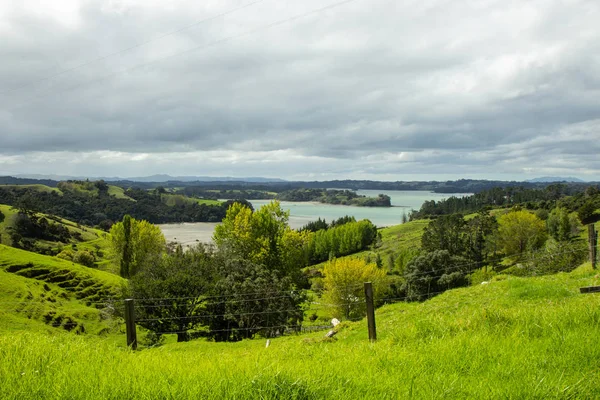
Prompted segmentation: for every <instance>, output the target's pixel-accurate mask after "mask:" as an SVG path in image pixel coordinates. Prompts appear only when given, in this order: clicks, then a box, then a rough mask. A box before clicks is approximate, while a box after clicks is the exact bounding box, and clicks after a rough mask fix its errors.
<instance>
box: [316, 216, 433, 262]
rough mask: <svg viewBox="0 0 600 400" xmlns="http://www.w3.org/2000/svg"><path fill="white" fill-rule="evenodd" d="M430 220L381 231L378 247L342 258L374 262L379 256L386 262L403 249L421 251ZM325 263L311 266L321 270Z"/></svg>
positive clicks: (411, 222)
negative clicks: (422, 240)
mask: <svg viewBox="0 0 600 400" xmlns="http://www.w3.org/2000/svg"><path fill="white" fill-rule="evenodd" d="M429 222H430V221H429V220H415V221H410V222H407V223H405V224H401V225H394V226H389V227H387V228H382V229H380V230H379V232H380V233H381V243H380V245H379V246H378V247H376V248H373V249H370V250H364V251H361V252H358V253H354V254H350V255H348V256H344V257H340V258H346V257H350V258H363V259H369V260H371V261H373V260H374V259H375V257H376V255H377V254H379V256H380V257H381V258H382V259H383V260H386V259H387V258H388V257H389V256H390V255H392V254H397V253H398V252H399V251H401V250H403V249H420V248H421V236H422V235H423V230H424V229H425V227H426V226H427V225H429ZM323 265H324V263H321V264H317V265H316V266H311V267H310V268H317V269H320V268H321V267H322V266H323Z"/></svg>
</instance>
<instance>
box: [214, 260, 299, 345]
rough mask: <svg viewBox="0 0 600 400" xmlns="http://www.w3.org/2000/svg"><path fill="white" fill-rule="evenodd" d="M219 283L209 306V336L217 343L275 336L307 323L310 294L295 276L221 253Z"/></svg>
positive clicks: (218, 266)
mask: <svg viewBox="0 0 600 400" xmlns="http://www.w3.org/2000/svg"><path fill="white" fill-rule="evenodd" d="M215 262H216V265H217V268H218V272H219V280H218V282H217V283H216V284H215V287H214V289H213V291H212V293H211V296H214V297H212V300H210V301H209V302H208V303H207V314H208V315H211V317H210V318H209V319H208V321H207V322H206V324H207V328H208V335H209V336H210V337H212V338H213V339H214V340H216V341H237V340H241V339H246V338H252V337H254V336H255V335H257V334H259V335H261V336H263V337H273V336H276V335H278V334H281V333H283V332H284V331H286V330H289V329H292V330H293V329H297V328H298V327H299V326H300V324H301V323H302V321H303V315H304V312H303V308H302V306H303V304H304V303H305V301H306V294H305V292H304V291H303V290H298V289H296V286H295V284H294V279H293V277H291V276H282V275H281V274H279V273H278V272H277V271H275V270H269V269H267V268H265V267H264V266H262V265H258V264H255V263H253V262H251V261H249V260H247V259H242V258H240V257H239V256H238V255H236V254H231V253H229V252H228V251H223V250H219V252H218V254H217V256H216V258H215Z"/></svg>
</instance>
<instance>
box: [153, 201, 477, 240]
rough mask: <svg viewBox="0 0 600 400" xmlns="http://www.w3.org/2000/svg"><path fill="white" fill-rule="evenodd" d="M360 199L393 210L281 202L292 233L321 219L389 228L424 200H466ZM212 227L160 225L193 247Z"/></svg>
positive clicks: (206, 224) (170, 235) (169, 237)
mask: <svg viewBox="0 0 600 400" xmlns="http://www.w3.org/2000/svg"><path fill="white" fill-rule="evenodd" d="M357 193H358V194H360V195H365V196H370V197H374V196H377V195H378V194H380V193H383V194H386V195H388V196H390V198H391V201H392V206H393V207H389V208H385V207H354V206H340V205H333V204H320V203H312V202H311V203H298V202H290V201H282V202H281V206H282V208H284V209H286V210H289V211H290V226H291V227H292V228H294V229H296V228H300V227H302V226H304V225H305V224H306V223H307V222H309V221H314V220H316V219H318V218H322V219H323V218H324V219H325V220H326V221H327V222H330V221H332V220H334V219H337V218H340V217H343V216H345V215H352V216H354V217H355V218H356V219H357V220H360V219H365V218H366V219H369V220H370V221H371V222H373V223H374V224H375V225H377V226H390V225H398V224H401V223H402V214H404V213H406V214H408V213H409V212H410V211H411V210H412V209H415V210H418V209H419V208H421V204H423V202H425V201H426V200H441V199H445V198H448V197H451V196H465V194H464V193H460V194H452V193H450V194H448V193H433V192H428V191H414V190H410V191H408V190H407V191H399V190H387V191H386V190H359V191H357ZM269 202H270V200H252V201H251V203H252V206H254V208H255V209H258V208H260V207H261V206H263V205H265V204H268V203H269ZM216 225H217V224H215V223H209V222H196V223H184V224H164V225H159V227H160V229H161V230H162V231H163V234H164V235H165V237H166V239H167V241H175V242H178V243H181V244H184V245H192V244H194V243H195V242H197V241H200V242H210V240H211V237H212V234H213V231H214V229H215V226H216Z"/></svg>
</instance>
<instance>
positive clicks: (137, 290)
mask: <svg viewBox="0 0 600 400" xmlns="http://www.w3.org/2000/svg"><path fill="white" fill-rule="evenodd" d="M216 281H217V279H216V275H215V266H214V262H213V258H212V254H211V253H210V252H209V251H207V250H206V249H205V248H204V247H202V246H198V247H196V248H193V249H189V250H188V251H185V252H184V251H183V250H182V249H181V247H178V248H177V249H176V251H175V252H173V253H171V254H169V255H167V256H165V257H164V258H163V259H162V260H161V261H160V262H159V263H156V264H151V265H148V266H147V267H146V268H144V269H143V270H142V271H140V272H139V273H137V274H136V275H134V276H133V277H132V278H131V279H130V281H129V288H130V296H131V297H133V298H136V299H138V300H137V302H136V303H137V304H136V314H137V320H138V324H139V325H141V326H143V327H144V328H146V329H149V330H151V331H153V332H155V334H156V335H157V336H158V338H159V337H160V335H161V334H162V333H169V332H178V333H177V341H179V342H181V341H187V340H189V339H190V335H189V334H188V333H187V331H189V330H191V329H194V328H196V327H198V326H200V325H202V324H207V319H206V318H205V317H204V315H205V314H206V306H205V304H204V303H205V301H204V296H206V295H208V294H209V293H210V292H211V290H212V289H213V287H214V285H215V282H216ZM144 299H170V300H160V301H153V300H144Z"/></svg>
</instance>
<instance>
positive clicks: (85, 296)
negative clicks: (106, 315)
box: [0, 245, 125, 334]
mask: <svg viewBox="0 0 600 400" xmlns="http://www.w3.org/2000/svg"><path fill="white" fill-rule="evenodd" d="M124 284H125V280H123V279H122V278H120V277H119V276H116V275H114V274H111V273H108V272H103V271H98V270H95V269H92V268H87V267H84V266H82V265H79V264H75V263H72V262H68V261H65V260H62V259H59V258H56V257H49V256H43V255H39V254H35V253H31V252H27V251H24V250H19V249H14V248H11V247H7V246H4V245H0V320H1V321H2V323H0V333H2V332H7V331H9V332H10V331H14V330H29V331H40V330H42V331H44V332H53V331H56V330H57V329H58V330H61V329H62V330H66V331H73V332H77V333H95V334H97V333H100V332H101V331H105V330H107V329H108V328H109V326H110V324H109V323H108V320H103V319H102V315H101V311H100V310H99V309H100V308H102V307H104V305H105V302H106V300H108V299H112V298H115V297H118V296H120V291H121V287H122V286H123V285H124Z"/></svg>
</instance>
